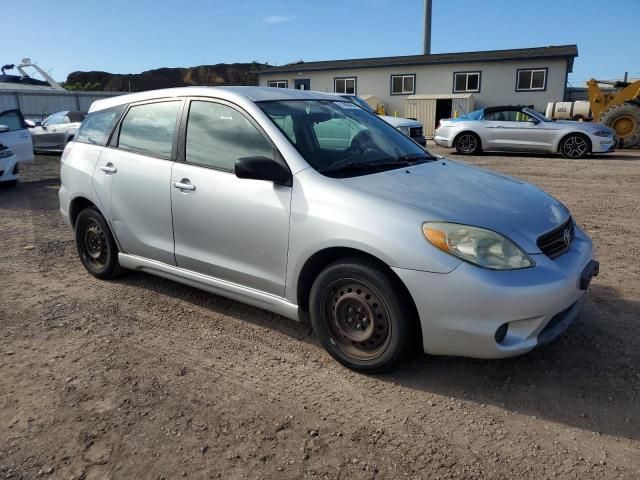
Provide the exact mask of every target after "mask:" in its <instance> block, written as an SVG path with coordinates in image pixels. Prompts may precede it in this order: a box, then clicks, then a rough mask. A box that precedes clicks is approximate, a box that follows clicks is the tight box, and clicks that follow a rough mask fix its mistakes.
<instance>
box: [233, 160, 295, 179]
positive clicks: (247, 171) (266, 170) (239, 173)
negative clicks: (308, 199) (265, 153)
mask: <svg viewBox="0 0 640 480" xmlns="http://www.w3.org/2000/svg"><path fill="white" fill-rule="evenodd" d="M235 172H236V177H238V178H248V179H251V180H266V181H269V182H273V183H277V184H278V185H287V186H291V185H292V183H291V172H290V171H289V169H288V168H287V167H285V166H284V165H282V164H280V163H278V162H276V161H275V160H273V159H271V158H267V157H244V158H239V159H238V160H236V165H235Z"/></svg>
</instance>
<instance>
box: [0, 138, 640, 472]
mask: <svg viewBox="0 0 640 480" xmlns="http://www.w3.org/2000/svg"><path fill="white" fill-rule="evenodd" d="M432 150H434V151H439V149H437V148H435V147H433V148H432ZM451 157H452V158H454V159H460V157H458V156H456V155H451ZM464 160H465V161H468V162H470V163H472V164H474V165H480V166H483V167H487V168H490V169H493V170H497V171H500V172H503V173H507V174H511V175H515V176H517V177H520V178H522V179H525V180H527V181H530V182H532V183H535V184H537V185H539V186H541V187H543V188H544V189H546V190H547V191H548V192H550V193H551V194H553V195H554V196H556V197H557V198H559V199H560V200H561V201H563V202H564V203H566V204H567V205H568V206H569V207H570V208H571V210H572V212H573V214H574V216H575V218H576V219H577V221H578V222H579V223H580V224H581V225H582V226H583V227H584V228H586V230H587V231H588V232H589V234H590V235H592V237H593V238H594V240H595V243H596V247H597V250H598V257H599V260H600V261H601V274H600V276H599V277H597V278H596V279H594V282H593V284H592V287H591V291H590V296H589V300H588V302H587V305H586V308H585V310H584V313H583V314H582V315H581V317H580V318H579V319H578V320H577V321H576V322H575V323H574V324H573V326H572V327H571V328H570V329H569V331H568V332H567V333H566V334H565V335H563V336H562V337H561V338H559V339H558V340H557V341H556V342H554V343H552V344H551V345H548V346H546V347H543V348H540V349H538V350H536V351H534V352H532V353H530V354H528V355H525V356H523V357H520V358H515V359H508V360H500V361H478V360H469V359H459V358H440V357H426V356H423V357H420V358H416V359H415V360H414V361H413V362H411V363H408V364H405V365H403V366H402V367H401V368H400V369H399V370H398V371H396V372H394V373H392V374H387V375H381V376H365V375H360V374H356V373H353V372H351V371H349V370H346V369H344V368H343V367H341V366H340V365H338V364H337V363H336V362H334V361H333V360H332V359H331V358H330V357H329V355H328V354H326V353H325V352H324V350H323V349H322V348H321V347H320V346H319V344H318V342H317V341H316V340H315V339H314V337H313V335H312V333H311V330H310V328H309V326H308V325H306V324H297V323H294V322H291V321H289V320H286V319H284V318H282V317H278V316H276V315H272V314H270V313H267V312H264V311H261V310H258V309H255V308H251V307H247V306H244V305H242V304H239V303H237V302H233V301H230V300H226V299H224V298H221V297H216V296H214V295H210V294H207V293H204V292H201V291H198V290H195V289H192V288H189V287H186V286H182V285H179V284H176V283H172V282H170V281H166V280H163V279H160V278H155V277H152V276H148V275H145V274H142V273H130V274H128V275H126V276H124V277H122V278H121V279H118V280H117V281H114V282H102V281H99V280H96V279H94V278H93V277H91V276H89V275H88V274H87V273H85V271H84V269H83V268H82V266H81V264H80V261H79V260H78V259H77V256H76V252H75V246H74V243H73V240H72V232H71V230H70V229H69V228H68V227H67V226H65V225H64V224H63V221H62V218H61V216H60V215H59V213H58V202H57V190H58V185H59V178H58V174H57V169H58V162H59V160H58V158H56V157H48V156H37V158H36V161H35V162H34V164H33V165H32V166H29V167H26V168H24V170H23V175H22V178H21V181H20V183H19V184H18V186H17V187H16V188H15V189H12V190H3V191H0V245H2V256H1V257H0V328H1V335H0V478H12V479H13V478H25V479H28V478H34V477H37V476H42V477H43V478H65V479H69V478H76V479H80V478H84V479H97V478H155V479H158V478H166V479H170V478H176V477H180V478H182V477H187V478H198V479H200V478H224V479H229V478H231V479H235V478H278V479H281V478H285V479H287V478H342V479H360V478H368V479H372V478H377V479H383V478H385V479H387V478H393V479H395V478H465V479H474V478H531V479H534V478H535V479H539V478H543V477H544V478H553V477H557V478H576V479H586V478H629V479H631V478H639V477H640V338H639V335H638V332H639V331H640V325H639V322H640V220H639V218H640V151H634V152H629V151H627V152H620V153H615V154H612V155H609V156H601V157H597V158H591V159H587V160H582V161H568V160H564V159H562V158H552V157H545V156H539V157H527V158H523V157H519V156H516V155H512V156H500V157H498V156H489V155H485V156H480V157H465V158H464ZM454 298H455V297H454V296H453V295H452V299H454Z"/></svg>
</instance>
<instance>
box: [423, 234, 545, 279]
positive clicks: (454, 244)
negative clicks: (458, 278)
mask: <svg viewBox="0 0 640 480" xmlns="http://www.w3.org/2000/svg"><path fill="white" fill-rule="evenodd" d="M422 232H423V233H424V236H425V238H426V239H427V240H428V241H429V243H431V244H432V245H434V246H436V247H438V248H439V249H440V250H442V251H444V252H447V253H449V254H451V255H454V256H456V257H458V258H460V259H461V260H464V261H466V262H469V263H473V264H474V265H478V266H480V267H484V268H490V269H492V270H516V269H519V268H528V267H533V266H534V265H535V262H534V261H533V260H532V259H531V258H530V257H529V255H527V254H526V253H525V252H523V251H522V249H521V248H520V247H518V246H517V245H516V244H515V243H513V242H512V241H511V240H509V239H508V238H507V237H504V236H502V235H500V234H499V233H496V232H493V231H491V230H486V229H484V228H478V227H471V226H469V225H460V224H457V223H446V222H427V223H424V224H423V225H422Z"/></svg>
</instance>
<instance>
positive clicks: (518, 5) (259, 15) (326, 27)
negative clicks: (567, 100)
mask: <svg viewBox="0 0 640 480" xmlns="http://www.w3.org/2000/svg"><path fill="white" fill-rule="evenodd" d="M0 3H2V5H1V10H0V11H1V12H2V18H3V21H2V32H3V35H2V38H3V45H2V48H1V49H0V53H1V54H2V55H1V56H2V58H0V62H2V63H17V62H19V61H20V59H21V58H23V57H30V58H31V59H32V60H33V61H35V62H37V63H38V64H39V65H40V66H42V67H43V68H45V70H51V74H52V75H53V77H54V78H56V79H58V80H64V79H65V78H66V76H67V74H68V73H69V72H71V71H74V70H105V71H108V72H113V73H138V72H141V71H144V70H149V69H152V68H158V67H188V66H195V65H203V64H214V63H221V62H250V61H252V60H256V61H260V62H269V63H270V64H272V65H273V64H284V63H288V62H291V61H295V60H299V59H303V60H306V61H312V60H330V59H340V58H357V57H375V56H387V55H412V54H417V53H421V49H422V8H423V2H422V0H321V1H320V0H314V1H303V0H297V1H288V0H274V1H270V0H263V1H256V0H234V1H230V0H225V1H218V0H210V1H206V0H178V1H177V0H106V1H105V0H100V1H95V0H83V1H82V2H71V3H67V4H65V3H60V2H57V1H52V0H28V1H22V2H21V1H10V0H1V1H0ZM65 5H66V6H65ZM10 19H13V20H10ZM639 19H640V0H617V1H616V2H615V5H614V4H611V5H608V4H607V3H606V2H602V1H598V0H534V1H521V0H483V1H479V0H455V1H453V0H433V24H432V29H433V35H432V52H433V53H448V52H460V51H472V50H492V49H503V48H519V47H538V46H545V45H561V44H571V43H576V44H577V45H578V49H579V53H580V56H579V57H578V58H577V59H576V63H575V66H574V72H573V73H572V74H570V76H569V81H570V82H571V83H572V84H574V85H584V82H585V81H586V80H587V79H589V78H591V77H597V78H599V79H608V78H619V77H621V76H622V75H623V74H624V72H625V71H629V74H630V76H632V77H640V61H638V57H637V46H638V43H639V41H640V36H639V34H638V26H637V25H638V24H637V22H638V20H639ZM9 20H10V21H9Z"/></svg>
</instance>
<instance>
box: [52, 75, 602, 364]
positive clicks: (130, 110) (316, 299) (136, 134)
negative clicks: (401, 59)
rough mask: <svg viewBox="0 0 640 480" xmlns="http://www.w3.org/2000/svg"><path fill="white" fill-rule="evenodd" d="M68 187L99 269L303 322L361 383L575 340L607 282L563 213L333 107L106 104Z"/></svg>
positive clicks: (196, 96)
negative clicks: (151, 278)
mask: <svg viewBox="0 0 640 480" xmlns="http://www.w3.org/2000/svg"><path fill="white" fill-rule="evenodd" d="M320 131H321V132H322V135H318V134H317V132H320ZM345 139H348V141H345ZM60 173H61V180H62V186H61V188H60V192H59V197H60V210H61V212H62V215H63V216H64V218H65V220H66V221H67V222H68V223H69V224H70V225H71V226H73V228H74V229H75V238H76V244H77V248H78V252H79V255H80V259H81V261H82V263H83V264H84V266H85V267H86V269H87V270H88V271H89V272H90V273H91V274H92V275H94V276H96V277H98V278H105V279H106V278H112V277H114V276H115V275H117V274H118V273H119V272H120V270H121V268H126V269H133V270H140V271H143V272H148V273H152V274H155V275H160V276H162V277H165V278H168V279H172V280H175V281H178V282H182V283H186V284H187V285H191V286H194V287H197V288H201V289H204V290H208V291H210V292H213V293H216V294H219V295H223V296H226V297H229V298H232V299H236V300H239V301H242V302H245V303H249V304H251V305H255V306H257V307H260V308H264V309H266V310H270V311H272V312H276V313H279V314H281V315H284V316H286V317H289V318H292V319H296V320H297V319H300V318H304V317H305V315H306V313H307V312H308V314H309V316H310V319H311V323H312V325H313V328H314V330H315V332H316V334H317V335H318V337H319V338H320V340H321V342H322V344H323V345H324V346H325V347H326V349H327V350H328V351H329V353H330V354H331V355H333V356H334V357H335V358H336V359H337V360H339V361H340V362H342V363H343V364H345V365H347V366H349V367H351V368H354V369H359V370H363V371H380V370H384V369H386V368H389V367H391V366H392V365H394V364H395V363H396V362H397V361H398V360H399V359H400V358H401V357H402V355H403V354H404V353H406V352H408V351H410V350H411V348H410V347H411V344H412V342H415V341H419V342H420V344H421V346H422V348H423V349H424V351H425V352H427V353H431V354H445V355H463V356H471V357H482V358H498V357H507V356H511V355H517V354H521V353H524V352H527V351H529V350H531V349H532V348H534V347H535V346H536V345H538V344H540V343H544V342H547V341H550V340H551V339H553V338H554V337H556V336H557V335H558V334H559V333H560V332H562V331H564V330H565V329H566V328H567V326H568V325H569V323H571V321H572V320H573V319H574V317H575V316H576V315H577V313H578V311H579V310H580V308H581V306H582V304H583V300H584V297H585V291H586V290H587V287H588V286H589V283H590V281H591V278H592V276H594V275H596V274H597V272H598V263H597V262H596V261H594V260H593V253H592V245H591V240H590V239H589V237H588V236H587V235H586V234H585V233H584V232H583V231H582V230H581V229H580V228H579V227H578V226H577V225H576V223H575V222H574V220H573V218H572V217H571V215H570V213H569V211H568V210H567V208H566V207H565V206H564V205H562V203H560V202H559V201H557V200H556V199H554V198H552V197H551V196H549V195H547V194H546V193H544V192H542V191H541V190H539V189H537V188H536V187H534V186H533V185H530V184H527V183H525V182H522V181H520V180H516V179H512V178H509V177H505V176H504V175H499V174H496V173H492V172H489V171H486V170H482V169H477V168H473V167H470V166H467V165H464V164H461V163H457V162H453V161H450V160H446V159H442V158H436V157H433V156H431V155H430V154H429V153H428V152H426V151H425V150H424V149H423V148H422V147H420V146H419V145H417V144H416V143H415V142H413V141H411V140H410V139H408V138H407V137H406V136H404V135H402V134H401V133H400V132H398V131H397V130H396V129H395V128H393V127H392V126H390V125H389V124H387V123H386V122H384V121H383V120H381V119H380V118H378V117H377V116H376V115H374V114H371V113H369V112H367V111H365V110H363V109H361V108H359V107H357V106H355V105H353V104H352V103H350V102H346V101H342V100H340V99H336V97H335V96H333V95H327V94H323V93H317V92H305V91H298V90H293V89H276V88H254V87H189V88H176V89H169V90H158V91H151V92H143V93H136V94H131V95H125V96H121V97H114V98H110V99H105V100H100V101H97V102H95V103H94V104H93V106H92V108H91V111H90V113H89V116H88V117H87V118H86V120H85V121H84V122H83V124H82V127H81V128H80V131H79V132H78V134H77V135H76V138H75V141H73V142H71V143H70V144H69V145H67V147H66V148H65V151H64V153H63V155H62V162H61V171H60Z"/></svg>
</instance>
